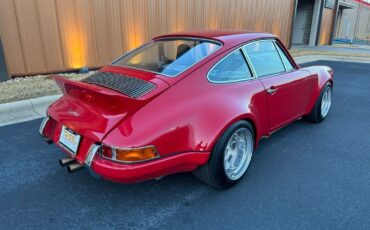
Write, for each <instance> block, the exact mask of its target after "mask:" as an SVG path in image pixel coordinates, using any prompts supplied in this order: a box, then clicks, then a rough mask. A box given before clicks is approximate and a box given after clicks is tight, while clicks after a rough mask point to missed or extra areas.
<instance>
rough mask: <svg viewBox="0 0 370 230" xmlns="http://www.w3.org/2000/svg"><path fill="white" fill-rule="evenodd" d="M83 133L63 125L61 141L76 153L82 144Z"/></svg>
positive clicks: (65, 146)
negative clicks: (80, 133)
mask: <svg viewBox="0 0 370 230" xmlns="http://www.w3.org/2000/svg"><path fill="white" fill-rule="evenodd" d="M80 140H81V135H79V134H77V133H76V132H75V131H73V130H71V129H69V128H68V127H66V126H64V125H63V126H62V131H61V132H60V137H59V143H60V144H61V145H62V146H63V147H64V148H66V149H67V150H68V151H70V152H71V153H72V154H73V155H76V153H77V151H78V147H79V145H80Z"/></svg>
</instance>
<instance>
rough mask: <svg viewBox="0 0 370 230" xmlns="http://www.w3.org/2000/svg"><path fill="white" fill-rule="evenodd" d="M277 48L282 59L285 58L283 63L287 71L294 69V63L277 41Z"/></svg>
mask: <svg viewBox="0 0 370 230" xmlns="http://www.w3.org/2000/svg"><path fill="white" fill-rule="evenodd" d="M276 48H277V50H278V52H279V54H280V57H281V60H283V63H284V65H285V68H286V71H287V72H290V71H292V70H294V67H293V65H292V63H291V62H290V61H289V58H288V57H287V56H286V54H285V53H284V52H283V50H282V49H281V47H280V45H279V44H277V43H276Z"/></svg>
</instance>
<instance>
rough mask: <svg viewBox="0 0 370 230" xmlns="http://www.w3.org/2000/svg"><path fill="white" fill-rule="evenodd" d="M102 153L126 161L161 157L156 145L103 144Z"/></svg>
mask: <svg viewBox="0 0 370 230" xmlns="http://www.w3.org/2000/svg"><path fill="white" fill-rule="evenodd" d="M101 153H102V156H103V157H105V158H108V159H111V160H114V161H120V162H124V163H135V162H141V161H147V160H150V159H154V158H157V157H159V155H158V152H157V150H156V149H155V147H154V146H146V147H140V148H110V147H107V146H103V147H102V149H101Z"/></svg>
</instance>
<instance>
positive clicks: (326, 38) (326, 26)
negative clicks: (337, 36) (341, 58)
mask: <svg viewBox="0 0 370 230" xmlns="http://www.w3.org/2000/svg"><path fill="white" fill-rule="evenodd" d="M334 13H335V10H334V9H328V8H324V9H323V12H322V19H321V29H320V40H319V44H320V45H327V44H329V43H330V39H331V38H330V36H331V32H332V29H333V26H334V24H333V21H334Z"/></svg>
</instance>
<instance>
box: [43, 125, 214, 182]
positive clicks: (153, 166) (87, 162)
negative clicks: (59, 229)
mask: <svg viewBox="0 0 370 230" xmlns="http://www.w3.org/2000/svg"><path fill="white" fill-rule="evenodd" d="M50 121H52V120H51V119H49V118H46V119H45V121H44V122H43V123H42V125H41V127H40V134H41V136H42V137H43V138H44V139H45V140H47V141H49V142H51V143H55V144H56V145H57V146H58V147H60V149H61V150H62V151H64V152H65V153H66V154H68V155H69V156H70V157H71V158H73V159H74V160H75V161H76V162H78V163H79V164H81V165H84V166H85V168H87V169H88V170H89V171H90V173H91V174H92V176H93V177H95V178H96V177H103V178H104V179H106V180H110V181H114V182H120V183H134V182H140V181H144V180H149V179H154V178H158V177H162V176H166V175H169V174H174V173H179V172H188V171H193V170H195V169H196V168H197V167H198V166H200V165H203V164H205V163H207V161H208V158H209V156H210V153H209V152H184V153H177V154H168V155H163V156H161V157H159V158H156V159H153V160H150V161H146V162H140V163H132V164H128V163H121V162H116V161H112V160H108V159H106V158H102V157H101V155H100V153H98V152H97V150H98V148H99V147H100V145H99V144H97V143H96V142H94V141H93V140H91V139H89V138H87V137H83V138H82V139H81V141H80V145H79V148H78V151H77V154H76V155H74V154H72V153H71V152H69V151H68V150H66V149H65V148H64V147H63V146H62V145H61V144H59V137H60V133H61V128H62V125H61V124H60V123H57V122H54V121H53V122H50ZM45 127H48V128H45ZM45 134H46V135H45Z"/></svg>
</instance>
